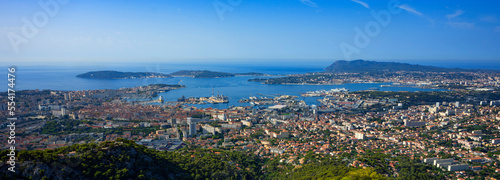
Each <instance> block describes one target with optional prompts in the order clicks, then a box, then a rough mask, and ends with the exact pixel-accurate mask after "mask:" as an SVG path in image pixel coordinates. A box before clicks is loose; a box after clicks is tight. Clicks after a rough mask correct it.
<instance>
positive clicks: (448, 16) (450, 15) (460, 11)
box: [446, 9, 464, 19]
mask: <svg viewBox="0 0 500 180" xmlns="http://www.w3.org/2000/svg"><path fill="white" fill-rule="evenodd" d="M463 13H464V11H462V10H460V9H459V10H456V11H455V13H453V14H447V15H446V17H447V18H448V19H453V18H456V17H458V16H460V15H462V14H463Z"/></svg>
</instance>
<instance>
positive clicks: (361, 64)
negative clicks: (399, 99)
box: [325, 60, 479, 73]
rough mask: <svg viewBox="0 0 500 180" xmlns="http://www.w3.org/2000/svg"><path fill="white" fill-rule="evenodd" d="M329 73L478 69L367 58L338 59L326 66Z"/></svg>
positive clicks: (460, 70)
mask: <svg viewBox="0 0 500 180" xmlns="http://www.w3.org/2000/svg"><path fill="white" fill-rule="evenodd" d="M325 70H326V72H328V73H367V72H395V71H422V72H465V71H470V72H476V71H479V70H477V69H467V70H466V69H459V68H442V67H436V66H424V65H417V64H408V63H399V62H377V61H366V60H354V61H345V60H338V61H336V62H334V63H333V64H331V65H330V66H328V67H326V68H325Z"/></svg>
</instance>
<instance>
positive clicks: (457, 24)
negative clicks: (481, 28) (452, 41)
mask: <svg viewBox="0 0 500 180" xmlns="http://www.w3.org/2000/svg"><path fill="white" fill-rule="evenodd" d="M448 25H450V26H453V27H456V28H473V27H474V25H476V24H475V23H469V22H448Z"/></svg>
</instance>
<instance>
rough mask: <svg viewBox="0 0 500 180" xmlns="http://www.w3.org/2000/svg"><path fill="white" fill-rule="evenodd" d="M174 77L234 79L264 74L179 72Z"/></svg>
mask: <svg viewBox="0 0 500 180" xmlns="http://www.w3.org/2000/svg"><path fill="white" fill-rule="evenodd" d="M170 75H172V76H184V77H193V78H224V77H234V76H263V75H264V74H262V73H256V72H248V73H227V72H216V71H208V70H182V71H177V72H174V73H172V74H170Z"/></svg>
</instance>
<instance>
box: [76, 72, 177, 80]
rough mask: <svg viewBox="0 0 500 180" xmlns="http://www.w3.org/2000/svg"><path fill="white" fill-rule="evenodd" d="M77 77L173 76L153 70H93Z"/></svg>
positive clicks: (133, 77) (136, 77)
mask: <svg viewBox="0 0 500 180" xmlns="http://www.w3.org/2000/svg"><path fill="white" fill-rule="evenodd" d="M76 77H79V78H87V79H143V78H170V77H172V76H170V75H168V74H162V73H152V72H119V71H91V72H86V73H83V74H79V75H77V76H76Z"/></svg>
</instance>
